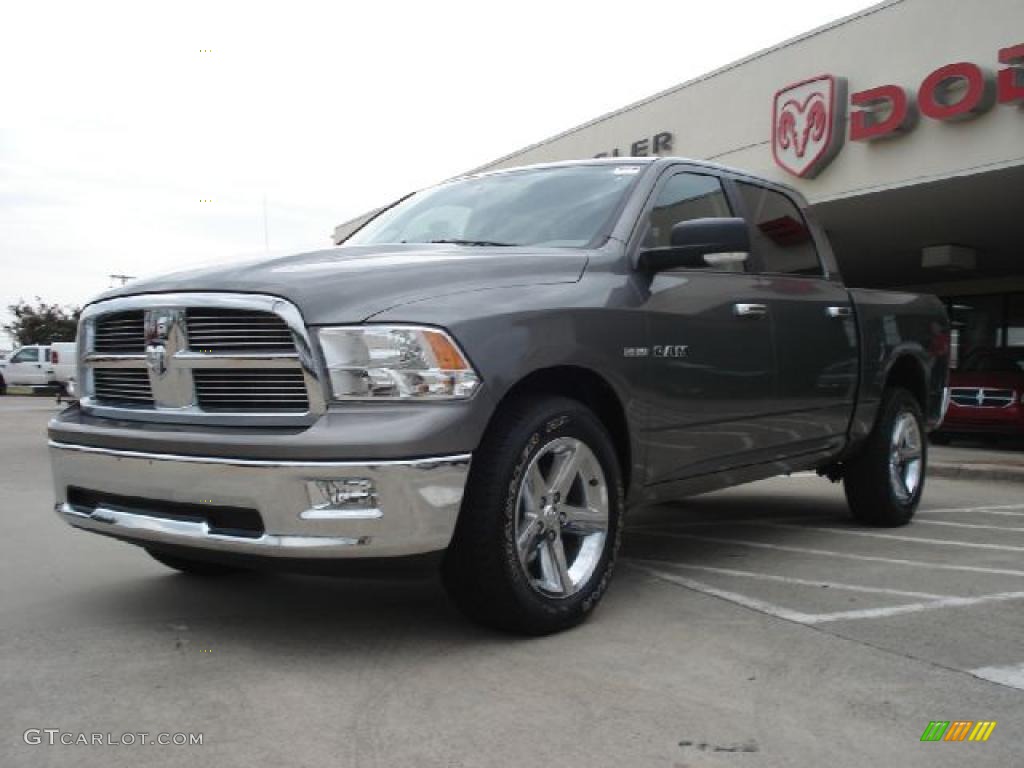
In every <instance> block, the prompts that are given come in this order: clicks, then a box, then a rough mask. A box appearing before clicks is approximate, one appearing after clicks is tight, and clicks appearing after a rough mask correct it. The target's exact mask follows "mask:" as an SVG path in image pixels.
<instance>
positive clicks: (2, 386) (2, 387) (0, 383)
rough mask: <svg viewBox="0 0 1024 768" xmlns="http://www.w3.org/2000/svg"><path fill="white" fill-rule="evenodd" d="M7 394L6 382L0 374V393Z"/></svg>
mask: <svg viewBox="0 0 1024 768" xmlns="http://www.w3.org/2000/svg"><path fill="white" fill-rule="evenodd" d="M6 394H7V382H6V381H4V377H3V376H0V395H6Z"/></svg>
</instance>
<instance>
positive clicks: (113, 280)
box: [109, 275, 135, 287]
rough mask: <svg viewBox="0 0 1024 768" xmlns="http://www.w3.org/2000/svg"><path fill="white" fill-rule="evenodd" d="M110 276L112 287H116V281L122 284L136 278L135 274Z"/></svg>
mask: <svg viewBox="0 0 1024 768" xmlns="http://www.w3.org/2000/svg"><path fill="white" fill-rule="evenodd" d="M109 277H110V285H111V287H114V283H120V284H121V285H124V284H125V283H127V282H128V281H129V280H134V279H135V275H109Z"/></svg>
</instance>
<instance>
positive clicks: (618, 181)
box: [49, 158, 950, 634]
mask: <svg viewBox="0 0 1024 768" xmlns="http://www.w3.org/2000/svg"><path fill="white" fill-rule="evenodd" d="M78 339H79V355H80V359H79V376H78V382H79V384H80V389H81V392H80V397H81V400H80V402H79V403H78V404H75V405H73V406H71V407H69V408H68V409H67V410H65V411H63V412H61V413H60V414H59V415H58V416H57V417H55V418H54V419H53V420H52V421H51V423H50V425H49V439H50V451H51V456H52V464H53V472H54V480H55V490H56V512H57V513H58V515H59V516H60V517H62V518H63V519H64V520H66V521H67V522H68V523H70V524H71V525H72V526H75V527H77V528H80V529H84V530H88V531H93V532H96V533H100V534H104V535H106V536H111V537H114V538H116V539H121V540H123V541H126V542H130V543H132V544H136V545H139V546H141V547H143V548H144V549H145V550H146V551H147V552H148V553H149V554H150V555H152V556H153V557H154V558H156V559H157V560H158V561H160V562H161V563H163V564H165V565H167V566H170V567H172V568H175V569H178V570H180V571H184V572H186V573H192V574H200V575H206V576H214V575H218V574H223V573H228V572H232V571H236V572H237V571H242V572H244V571H246V570H250V569H252V568H258V567H261V566H266V565H269V564H272V563H275V564H278V565H283V566H285V567H287V568H290V567H296V568H297V567H301V566H303V565H309V564H310V563H314V562H318V563H321V564H323V563H325V562H328V563H332V564H333V563H335V562H336V561H343V560H345V561H360V562H361V563H362V564H363V565H371V564H375V565H376V566H378V567H379V566H381V565H384V566H386V567H387V568H391V567H394V568H398V567H399V566H400V565H401V564H402V563H406V564H407V563H408V562H409V559H410V558H412V559H418V560H419V561H420V562H422V561H423V560H427V561H429V562H433V563H436V565H437V567H438V568H439V570H440V573H441V577H442V579H443V582H444V584H445V586H446V588H447V590H448V592H449V593H450V595H451V596H452V598H453V600H454V602H455V603H456V604H457V605H458V606H459V607H460V608H461V609H462V610H463V611H464V612H465V613H466V614H468V615H469V616H470V617H472V618H474V619H476V620H477V621H480V622H482V623H485V624H488V625H491V626H494V627H498V628H502V629H505V630H509V631H515V632H522V633H532V634H543V633H549V632H554V631H558V630H562V629H565V628H568V627H570V626H573V625H575V624H577V623H578V622H580V621H581V620H582V619H583V618H584V617H586V616H587V615H588V614H589V613H590V612H591V611H593V610H594V608H595V606H596V605H597V604H598V602H599V601H600V599H601V597H602V595H603V594H604V593H605V591H606V589H607V587H608V584H609V580H610V578H611V575H612V570H613V567H614V565H615V560H616V553H617V550H618V548H619V542H620V538H621V536H622V529H623V519H624V518H623V515H624V512H625V510H626V509H627V507H629V506H631V505H639V504H645V503H651V502H659V501H663V500H669V499H677V498H679V497H682V496H687V495H692V494H697V493H703V492H707V491H711V490H714V489H719V488H724V487H728V486H734V485H737V484H741V483H747V482H751V481H755V480H759V479H762V478H767V477H771V476H774V475H779V474H785V473H790V472H795V471H802V470H817V472H818V473H819V474H821V475H825V476H827V477H829V478H830V479H832V480H833V481H838V480H842V482H843V484H844V489H845V494H846V498H847V500H848V502H849V508H850V510H851V512H852V515H853V517H854V518H855V520H856V521H858V522H860V523H862V524H867V525H879V526H898V525H903V524H905V523H907V522H908V521H910V519H911V516H912V515H913V514H914V511H915V508H916V507H917V505H918V502H919V500H920V498H921V493H922V489H923V487H924V481H925V469H926V464H927V441H926V435H927V433H928V432H929V431H930V430H932V429H934V428H935V427H936V426H937V425H938V424H939V423H940V421H941V419H942V415H943V411H944V407H945V403H946V398H945V391H946V381H947V374H948V365H949V360H948V350H949V346H950V345H949V324H948V320H947V317H946V313H945V310H944V308H943V306H942V304H941V303H940V302H939V301H938V299H936V298H934V297H931V296H921V295H914V294H910V293H900V292H892V291H872V290H858V289H849V288H846V287H845V286H844V285H843V282H842V280H841V278H840V274H839V269H838V266H837V261H836V258H835V256H834V254H833V251H832V249H831V247H830V245H829V241H828V239H827V238H826V236H825V234H824V232H823V231H822V229H821V228H820V226H819V225H818V224H817V223H816V222H815V220H814V218H813V216H812V215H811V214H810V213H809V212H808V209H807V206H806V204H805V202H804V200H803V199H802V198H801V196H800V195H799V194H798V193H797V192H795V191H794V190H792V189H789V188H787V187H785V186H781V185H779V184H776V183H772V182H769V181H766V180H764V179H760V178H756V177H754V176H751V175H749V174H747V173H743V172H740V171H736V170H731V169H729V168H725V167H720V166H717V165H710V164H706V163H699V162H693V161H688V160H684V159H678V158H611V159H606V160H591V161H580V162H566V163H555V164H549V165H541V166H532V167H527V168H517V169H511V170H502V171H497V172H491V173H483V174H476V175H470V176H466V177H462V178H458V179H455V180H451V181H448V182H445V183H443V184H440V185H438V186H435V187H433V188H429V189H426V190H423V191H420V192H416V193H414V194H411V195H409V196H407V197H405V198H403V199H401V200H399V201H398V202H397V203H395V204H394V205H392V206H390V207H388V208H386V209H383V210H381V211H380V212H379V213H378V214H377V215H376V216H374V217H373V218H371V219H370V220H369V221H368V222H367V223H366V224H365V225H364V226H362V227H361V228H360V229H358V230H357V231H356V232H355V233H353V234H352V235H351V236H350V237H349V238H348V239H347V240H346V241H345V242H344V243H343V244H342V245H341V246H340V247H336V248H331V249H327V250H322V251H317V252H314V253H305V254H300V255H296V256H289V257H286V258H275V259H270V260H266V261H263V262H260V263H249V264H244V265H227V266H220V267H217V268H212V269H203V270H195V271H189V272H183V273H178V274H174V275H171V276H168V277H161V278H155V279H150V280H138V281H136V282H133V283H132V284H131V285H130V286H127V287H125V288H122V289H118V290H115V291H112V292H108V293H106V294H104V295H102V296H100V297H99V298H97V299H96V300H94V301H93V302H92V303H90V304H89V305H88V306H87V307H86V308H85V310H84V312H83V315H82V319H81V324H80V328H79V334H78Z"/></svg>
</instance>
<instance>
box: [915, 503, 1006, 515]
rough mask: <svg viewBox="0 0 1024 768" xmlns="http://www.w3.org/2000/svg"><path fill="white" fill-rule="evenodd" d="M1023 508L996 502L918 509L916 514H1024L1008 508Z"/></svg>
mask: <svg viewBox="0 0 1024 768" xmlns="http://www.w3.org/2000/svg"><path fill="white" fill-rule="evenodd" d="M1015 509H1019V510H1024V504H996V505H995V506H988V507H944V508H940V509H919V510H918V511H917V514H919V515H921V514H929V515H948V514H953V513H955V512H987V513H990V514H993V515H1011V516H1024V512H1012V511H1010V510H1015Z"/></svg>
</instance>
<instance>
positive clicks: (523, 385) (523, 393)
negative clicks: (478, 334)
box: [488, 365, 635, 492]
mask: <svg viewBox="0 0 1024 768" xmlns="http://www.w3.org/2000/svg"><path fill="white" fill-rule="evenodd" d="M531 395H560V396H562V397H567V398H570V399H572V400H577V401H579V402H581V403H583V404H584V405H586V406H587V407H588V408H589V409H590V410H591V411H593V412H594V415H596V416H597V418H598V419H599V420H600V421H601V423H602V424H603V425H604V427H605V429H607V430H608V434H609V435H610V436H611V439H612V444H613V446H614V447H615V454H616V456H617V457H618V459H619V467H620V469H621V471H622V481H623V484H624V486H625V488H626V490H627V492H628V490H629V488H630V485H631V482H632V479H633V472H632V466H633V464H632V462H633V456H634V455H635V454H634V450H635V448H634V445H633V442H632V433H631V431H630V428H629V421H628V419H627V418H626V410H625V407H624V405H623V402H622V398H621V397H620V396H619V394H618V392H616V390H615V388H614V387H613V386H612V385H611V383H610V382H609V381H608V380H607V379H606V378H605V377H604V376H602V375H601V374H600V373H598V372H596V371H595V370H593V369H592V368H586V367H584V366H580V365H555V366H551V367H547V368H539V369H536V370H534V371H531V372H530V373H529V374H527V375H526V376H524V377H523V378H521V379H519V380H518V381H517V382H516V383H515V384H513V385H512V386H511V387H509V389H508V390H507V391H506V392H505V394H504V395H503V397H502V398H501V400H500V401H499V402H498V404H497V406H496V407H495V409H494V413H493V414H492V415H491V419H490V421H491V422H493V421H494V418H495V417H496V416H497V414H498V413H499V412H500V411H501V410H502V408H503V407H504V406H506V405H507V404H508V403H509V402H511V401H512V400H514V399H519V398H522V397H528V396H531ZM488 428H490V424H488Z"/></svg>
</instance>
